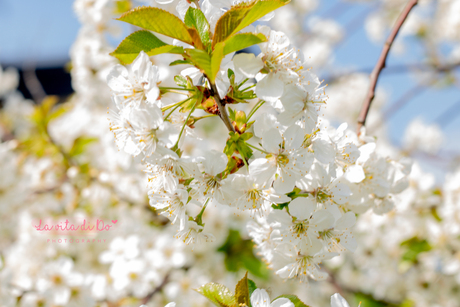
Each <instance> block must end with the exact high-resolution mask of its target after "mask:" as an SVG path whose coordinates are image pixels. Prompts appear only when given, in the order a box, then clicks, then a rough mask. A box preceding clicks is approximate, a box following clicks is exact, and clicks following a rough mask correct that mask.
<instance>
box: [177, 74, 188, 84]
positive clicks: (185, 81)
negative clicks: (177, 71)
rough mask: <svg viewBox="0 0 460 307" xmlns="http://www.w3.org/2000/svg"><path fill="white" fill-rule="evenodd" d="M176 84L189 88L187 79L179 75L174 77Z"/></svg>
mask: <svg viewBox="0 0 460 307" xmlns="http://www.w3.org/2000/svg"><path fill="white" fill-rule="evenodd" d="M174 82H175V83H176V84H177V85H178V86H181V87H187V78H185V77H184V76H182V75H177V76H175V77H174Z"/></svg>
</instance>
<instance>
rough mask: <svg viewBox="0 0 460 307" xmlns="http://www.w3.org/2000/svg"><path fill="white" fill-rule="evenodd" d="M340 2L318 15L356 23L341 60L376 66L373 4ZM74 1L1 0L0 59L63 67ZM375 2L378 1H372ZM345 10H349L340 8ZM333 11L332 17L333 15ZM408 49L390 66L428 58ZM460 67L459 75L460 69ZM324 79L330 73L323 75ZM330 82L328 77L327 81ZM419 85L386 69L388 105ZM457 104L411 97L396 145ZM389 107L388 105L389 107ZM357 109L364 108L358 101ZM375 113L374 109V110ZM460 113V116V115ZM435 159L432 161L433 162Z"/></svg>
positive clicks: (74, 26) (438, 92)
mask: <svg viewBox="0 0 460 307" xmlns="http://www.w3.org/2000/svg"><path fill="white" fill-rule="evenodd" d="M337 2H338V1H337V0H328V1H320V7H319V9H318V10H317V11H316V12H315V13H314V14H315V15H316V16H322V17H326V16H327V17H333V16H331V14H332V15H335V19H336V20H337V21H338V22H339V23H341V24H343V25H347V24H350V23H351V22H353V20H355V21H356V20H358V22H355V24H354V30H352V35H349V37H348V38H347V40H346V41H345V42H343V43H342V45H341V46H340V48H339V49H338V50H336V53H335V57H336V63H338V64H339V65H340V66H344V67H351V68H356V69H372V67H373V66H374V65H375V62H376V61H377V58H378V57H379V55H380V51H381V48H382V46H381V45H376V44H374V43H371V42H369V40H368V39H367V36H366V33H365V31H364V28H363V22H364V18H361V19H362V20H360V16H364V15H363V14H365V13H366V12H368V11H369V10H370V9H372V8H373V7H370V6H369V4H362V3H359V2H358V3H359V4H349V3H348V4H345V6H347V5H348V7H345V6H343V7H342V8H339V9H338V10H337V9H333V8H337V6H336V5H337ZM72 5H73V1H71V0H40V1H37V0H0V29H2V31H0V42H1V43H0V63H1V64H2V66H10V65H14V66H17V67H20V66H21V65H22V63H24V62H31V63H36V65H37V67H53V66H62V64H63V63H66V62H67V61H69V48H70V46H71V44H72V43H73V41H74V40H75V37H76V35H77V32H78V29H79V26H80V25H79V22H78V20H77V18H76V16H75V14H74V12H73V8H72ZM371 5H374V6H375V4H371ZM341 9H343V12H340V10H341ZM328 15H329V16H328ZM405 42H406V46H408V48H407V50H406V52H405V53H404V54H402V55H395V54H394V53H390V56H389V58H388V61H387V67H392V66H395V65H400V64H408V63H409V64H416V63H421V62H422V58H423V57H422V55H423V54H422V48H420V46H419V45H417V43H416V42H415V40H414V39H410V38H408V39H405ZM459 70H460V69H458V70H457V76H458V71H459ZM320 77H324V76H320ZM325 82H326V83H327V80H325ZM416 84H417V82H416V80H415V79H414V78H413V77H412V76H411V75H410V74H407V73H398V74H390V73H386V72H385V70H384V71H383V73H382V75H381V79H380V82H379V84H378V86H379V87H383V88H385V89H386V91H387V92H388V93H390V95H389V97H390V98H389V101H388V102H387V104H388V105H391V104H392V103H395V102H396V101H397V100H398V99H399V98H400V97H401V96H402V95H404V93H405V92H406V91H407V90H409V89H411V88H413V87H414V86H415V85H416ZM454 104H459V105H460V92H459V90H458V88H450V89H449V90H446V89H435V88H430V89H428V90H426V91H423V93H421V94H420V95H418V96H417V97H415V98H414V99H412V100H410V101H409V102H408V103H407V104H406V105H405V106H404V107H403V108H402V109H401V110H399V111H398V112H397V113H396V114H395V115H394V116H393V117H391V119H390V137H391V139H392V141H393V142H394V143H395V144H399V143H400V142H401V137H402V135H403V133H404V130H405V127H406V126H407V124H408V123H409V122H410V120H411V119H413V118H416V117H422V118H423V119H424V120H425V122H428V123H431V122H433V121H434V120H435V119H436V118H438V117H439V115H440V114H442V113H443V112H445V111H446V110H447V109H448V108H449V107H451V106H452V105H454ZM388 105H387V107H388ZM357 108H359V106H358V105H357ZM371 112H372V109H371ZM459 115H460V114H459ZM444 132H445V134H446V141H445V142H444V146H443V149H444V150H445V151H448V152H460V142H459V141H460V136H459V134H458V132H460V116H458V117H456V118H455V120H453V121H452V122H450V123H449V124H448V125H446V126H445V127H444ZM430 163H431V162H430ZM430 163H428V164H427V166H426V167H427V169H430V170H433V171H436V172H438V173H439V176H438V177H440V176H441V175H440V174H441V173H442V171H441V172H440V169H439V164H432V163H431V164H430Z"/></svg>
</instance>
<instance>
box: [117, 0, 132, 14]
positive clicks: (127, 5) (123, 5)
mask: <svg viewBox="0 0 460 307" xmlns="http://www.w3.org/2000/svg"><path fill="white" fill-rule="evenodd" d="M131 6H132V4H131V1H129V0H120V1H116V2H115V14H122V13H125V12H127V11H129V10H130V9H131Z"/></svg>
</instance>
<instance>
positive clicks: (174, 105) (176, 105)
mask: <svg viewBox="0 0 460 307" xmlns="http://www.w3.org/2000/svg"><path fill="white" fill-rule="evenodd" d="M192 98H193V96H192V97H189V98H187V99H185V100H182V101H179V102H178V103H175V104H173V105H170V106H167V107H165V109H162V111H166V110H168V109H170V108H172V107H174V108H173V109H172V110H171V112H169V113H168V115H166V117H165V118H164V119H163V120H167V119H168V117H169V116H170V115H171V114H172V113H173V112H174V111H175V110H176V109H177V108H178V107H180V106H181V105H183V104H184V103H185V102H187V101H189V100H190V99H192Z"/></svg>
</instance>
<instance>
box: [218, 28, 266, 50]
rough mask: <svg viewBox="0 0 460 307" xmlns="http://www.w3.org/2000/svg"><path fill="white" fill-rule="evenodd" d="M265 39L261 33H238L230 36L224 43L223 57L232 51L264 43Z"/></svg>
mask: <svg viewBox="0 0 460 307" xmlns="http://www.w3.org/2000/svg"><path fill="white" fill-rule="evenodd" d="M266 41H267V38H266V37H265V35H263V34H262V33H259V34H257V35H256V34H252V33H240V34H236V35H233V36H231V37H230V38H229V39H228V40H227V41H225V48H224V55H226V54H229V53H232V52H234V51H239V50H242V49H244V48H248V47H251V46H253V45H257V44H260V43H263V42H266Z"/></svg>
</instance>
